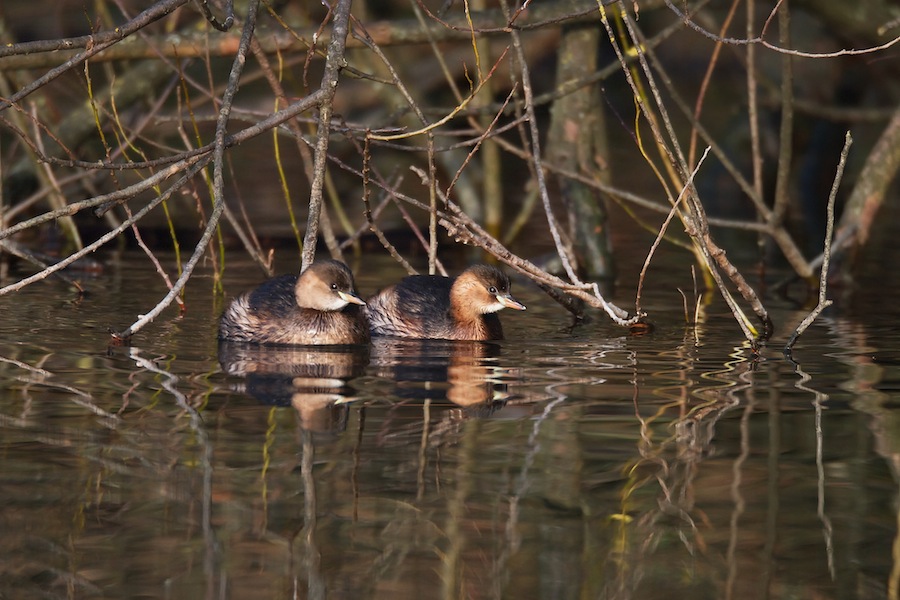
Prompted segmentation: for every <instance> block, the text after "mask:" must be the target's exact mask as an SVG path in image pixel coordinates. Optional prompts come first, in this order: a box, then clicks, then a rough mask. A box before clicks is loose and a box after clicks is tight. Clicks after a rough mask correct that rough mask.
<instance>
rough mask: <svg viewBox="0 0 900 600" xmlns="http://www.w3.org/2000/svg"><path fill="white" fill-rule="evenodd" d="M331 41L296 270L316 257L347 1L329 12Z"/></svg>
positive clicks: (342, 60)
mask: <svg viewBox="0 0 900 600" xmlns="http://www.w3.org/2000/svg"><path fill="white" fill-rule="evenodd" d="M333 11H334V12H333V15H332V26H331V41H330V43H329V44H328V55H327V57H326V59H325V72H324V73H323V75H322V83H321V85H320V87H319V89H320V90H322V91H323V92H324V97H323V98H322V101H321V103H320V104H319V126H318V129H317V131H316V150H315V157H314V158H313V179H312V182H311V183H310V192H309V214H308V215H307V220H306V235H304V237H303V258H302V262H301V265H300V270H301V271H303V270H305V269H306V268H307V267H308V266H309V265H311V264H312V262H313V260H314V259H315V256H316V241H317V240H318V237H319V213H320V212H321V211H322V188H323V187H324V184H325V168H326V167H327V164H328V136H329V134H330V132H331V114H332V111H333V108H334V107H333V106H332V101H333V100H334V93H335V91H336V90H337V85H338V78H339V77H340V72H341V67H342V66H343V65H344V63H345V62H346V61H345V59H344V48H345V47H346V43H347V32H348V27H349V21H350V0H337V2H336V5H335V6H334V8H333Z"/></svg>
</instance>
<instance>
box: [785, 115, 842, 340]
mask: <svg viewBox="0 0 900 600" xmlns="http://www.w3.org/2000/svg"><path fill="white" fill-rule="evenodd" d="M852 143H853V138H852V137H851V136H850V132H849V131H848V132H847V134H846V136H845V137H844V149H843V150H841V160H840V162H839V163H838V166H837V170H836V172H835V174H834V183H832V185H831V193H830V194H829V195H828V208H827V221H826V225H825V244H824V246H823V251H822V269H821V271H820V272H819V302H818V304H816V307H815V308H814V309H813V310H812V312H810V313H809V314H808V315H807V316H806V318H805V319H803V321H801V322H800V324H799V325H797V329H795V330H794V333H793V334H792V335H791V337H790V339H789V340H788V342H787V344H785V346H784V354H785V356H787V357H788V358H790V356H791V350H792V349H793V347H794V343H795V342H796V341H797V338H799V337H800V336H801V335H803V332H804V331H806V329H807V328H808V327H809V326H810V325H812V323H813V321H815V320H816V319H817V318H818V317H819V315H820V314H821V313H822V311H823V310H825V309H826V308H828V307H829V306H831V305H832V300H828V299H827V286H828V263H829V261H830V259H831V237H832V234H833V233H834V203H835V199H836V198H837V193H838V187H840V185H841V179H842V178H843V176H844V166H845V165H846V164H847V155H848V154H849V153H850V145H851V144H852Z"/></svg>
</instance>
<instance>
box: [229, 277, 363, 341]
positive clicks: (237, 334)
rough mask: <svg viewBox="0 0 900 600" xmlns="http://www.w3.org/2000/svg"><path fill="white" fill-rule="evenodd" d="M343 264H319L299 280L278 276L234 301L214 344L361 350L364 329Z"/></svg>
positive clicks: (359, 306)
mask: <svg viewBox="0 0 900 600" xmlns="http://www.w3.org/2000/svg"><path fill="white" fill-rule="evenodd" d="M364 305H365V302H364V301H363V300H362V299H361V298H360V297H359V295H358V294H357V292H356V285H355V283H354V281H353V273H351V272H350V269H349V268H348V267H347V265H345V264H344V263H341V262H338V261H334V260H323V261H318V262H315V263H313V264H312V265H310V266H309V268H308V269H306V270H305V271H304V272H303V273H301V274H300V275H299V276H297V275H282V276H280V277H275V278H273V279H270V280H268V281H266V282H265V283H263V284H262V285H260V286H259V287H258V288H256V289H254V290H251V291H249V292H245V293H243V294H242V295H240V296H238V297H237V298H235V299H234V300H233V301H232V302H231V304H230V305H229V306H228V308H227V309H226V310H225V312H224V313H223V314H222V318H221V320H220V321H219V338H220V339H223V340H229V341H234V342H251V343H255V344H293V345H321V344H361V343H366V342H368V341H369V327H368V323H367V322H366V316H365V312H364V311H363V309H362V306H364Z"/></svg>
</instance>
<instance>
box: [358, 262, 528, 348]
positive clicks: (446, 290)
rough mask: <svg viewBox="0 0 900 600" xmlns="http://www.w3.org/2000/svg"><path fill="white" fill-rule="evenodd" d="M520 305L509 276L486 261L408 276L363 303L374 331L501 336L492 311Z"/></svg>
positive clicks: (448, 336) (451, 336) (444, 336)
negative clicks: (452, 271)
mask: <svg viewBox="0 0 900 600" xmlns="http://www.w3.org/2000/svg"><path fill="white" fill-rule="evenodd" d="M502 308H512V309H515V310H525V306H524V305H523V304H521V303H519V302H518V301H516V300H515V299H513V297H512V296H511V295H510V293H509V278H508V277H507V276H506V275H504V274H503V272H502V271H500V270H499V269H497V268H495V267H490V266H487V265H474V266H472V267H469V268H468V269H466V270H465V271H463V272H462V273H461V274H460V275H459V276H458V277H455V278H452V279H451V278H448V277H440V276H437V275H413V276H411V277H405V278H403V279H401V280H400V282H399V283H396V284H394V285H392V286H390V287H388V288H385V289H384V290H382V291H380V292H378V293H377V294H375V295H374V296H372V297H371V298H369V300H368V301H367V302H366V312H367V313H368V315H369V327H370V328H371V330H372V334H374V335H393V336H398V337H407V338H422V339H444V340H502V339H503V328H502V327H501V325H500V319H499V318H498V317H497V315H496V314H494V313H496V312H497V311H498V310H500V309H502Z"/></svg>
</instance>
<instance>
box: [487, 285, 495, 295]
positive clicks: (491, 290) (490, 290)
mask: <svg viewBox="0 0 900 600" xmlns="http://www.w3.org/2000/svg"><path fill="white" fill-rule="evenodd" d="M488 291H489V292H490V293H492V294H496V293H497V288H495V287H494V286H491V287H489V288H488Z"/></svg>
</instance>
